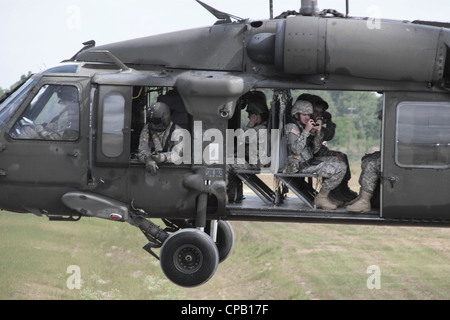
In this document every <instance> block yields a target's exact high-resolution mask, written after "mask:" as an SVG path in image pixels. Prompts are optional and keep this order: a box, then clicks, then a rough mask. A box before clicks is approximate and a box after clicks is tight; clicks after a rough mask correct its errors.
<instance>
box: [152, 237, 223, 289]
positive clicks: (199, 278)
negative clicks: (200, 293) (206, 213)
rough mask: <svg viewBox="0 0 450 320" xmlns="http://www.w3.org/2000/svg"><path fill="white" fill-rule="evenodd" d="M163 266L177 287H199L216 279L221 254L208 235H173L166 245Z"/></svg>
mask: <svg viewBox="0 0 450 320" xmlns="http://www.w3.org/2000/svg"><path fill="white" fill-rule="evenodd" d="M160 264H161V268H162V270H163V272H164V274H165V275H166V277H167V278H168V279H170V280H171V281H172V282H174V283H175V284H177V285H179V286H183V287H195V286H199V285H201V284H203V283H205V282H207V281H208V280H209V279H210V278H211V277H212V276H213V275H214V273H215V272H216V270H217V266H218V264H219V253H218V250H217V246H216V244H215V243H214V241H213V240H212V239H211V237H209V236H208V235H207V234H206V233H204V232H202V231H200V230H197V229H183V230H180V231H177V232H175V233H174V234H172V235H171V236H170V237H169V238H168V239H167V240H166V241H165V242H164V244H163V245H162V247H161V252H160Z"/></svg>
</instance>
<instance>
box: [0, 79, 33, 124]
mask: <svg viewBox="0 0 450 320" xmlns="http://www.w3.org/2000/svg"><path fill="white" fill-rule="evenodd" d="M36 82H37V79H36V78H30V79H28V81H27V82H25V83H24V84H23V85H22V86H21V87H19V88H17V89H16V90H15V91H14V92H13V93H12V94H11V95H10V96H8V97H7V98H6V99H4V100H3V101H1V103H0V129H1V128H2V127H3V126H4V125H5V123H6V122H7V121H8V120H9V119H10V117H11V116H12V115H13V114H14V112H16V110H17V108H18V107H19V106H20V104H21V103H22V102H23V101H24V100H25V98H26V97H27V95H28V93H29V92H30V90H31V88H33V86H34V85H35V84H36Z"/></svg>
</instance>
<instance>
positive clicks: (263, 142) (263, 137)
mask: <svg viewBox="0 0 450 320" xmlns="http://www.w3.org/2000/svg"><path fill="white" fill-rule="evenodd" d="M250 129H252V130H255V132H256V138H257V139H256V141H249V142H247V139H245V140H244V139H243V138H239V137H238V143H240V146H242V144H245V146H244V147H245V159H238V158H235V159H234V162H235V163H234V164H233V165H232V168H233V169H236V170H245V169H252V170H257V169H260V168H261V167H263V166H266V165H269V164H264V165H262V164H261V161H260V158H259V157H258V151H259V154H263V152H267V138H268V132H267V131H266V132H265V133H264V132H262V134H260V130H267V121H263V122H262V123H260V124H255V123H253V122H250V121H249V122H248V123H247V125H245V126H244V128H243V129H242V130H243V131H244V133H245V132H247V131H248V130H250ZM253 143H256V146H257V147H256V148H254V146H253ZM250 144H252V145H250ZM261 146H266V149H264V148H261ZM238 147H239V146H238ZM255 151H257V152H256V154H254V152H255ZM264 155H267V154H264ZM251 159H257V162H256V163H249V160H251Z"/></svg>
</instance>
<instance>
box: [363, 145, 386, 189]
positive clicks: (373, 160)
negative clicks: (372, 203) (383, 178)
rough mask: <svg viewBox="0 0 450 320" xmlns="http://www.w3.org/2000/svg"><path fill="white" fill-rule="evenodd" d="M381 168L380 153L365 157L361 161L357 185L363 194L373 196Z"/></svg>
mask: <svg viewBox="0 0 450 320" xmlns="http://www.w3.org/2000/svg"><path fill="white" fill-rule="evenodd" d="M380 168H381V153H380V151H376V152H374V153H372V154H370V155H368V156H365V157H364V158H363V160H362V161H361V169H362V171H361V175H360V176H359V184H360V185H361V189H362V190H363V191H365V192H368V193H370V194H373V193H374V191H375V188H376V187H377V185H378V180H379V178H380Z"/></svg>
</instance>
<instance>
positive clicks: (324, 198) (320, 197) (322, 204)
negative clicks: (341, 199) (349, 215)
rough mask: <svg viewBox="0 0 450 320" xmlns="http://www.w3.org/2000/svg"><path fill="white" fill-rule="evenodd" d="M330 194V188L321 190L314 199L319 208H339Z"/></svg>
mask: <svg viewBox="0 0 450 320" xmlns="http://www.w3.org/2000/svg"><path fill="white" fill-rule="evenodd" d="M329 194H330V190H324V189H321V190H320V192H319V194H317V195H316V198H315V199H314V204H315V205H316V208H317V209H325V210H335V209H336V208H337V205H336V204H335V203H333V202H332V201H331V200H330V199H329V198H328V195H329Z"/></svg>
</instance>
